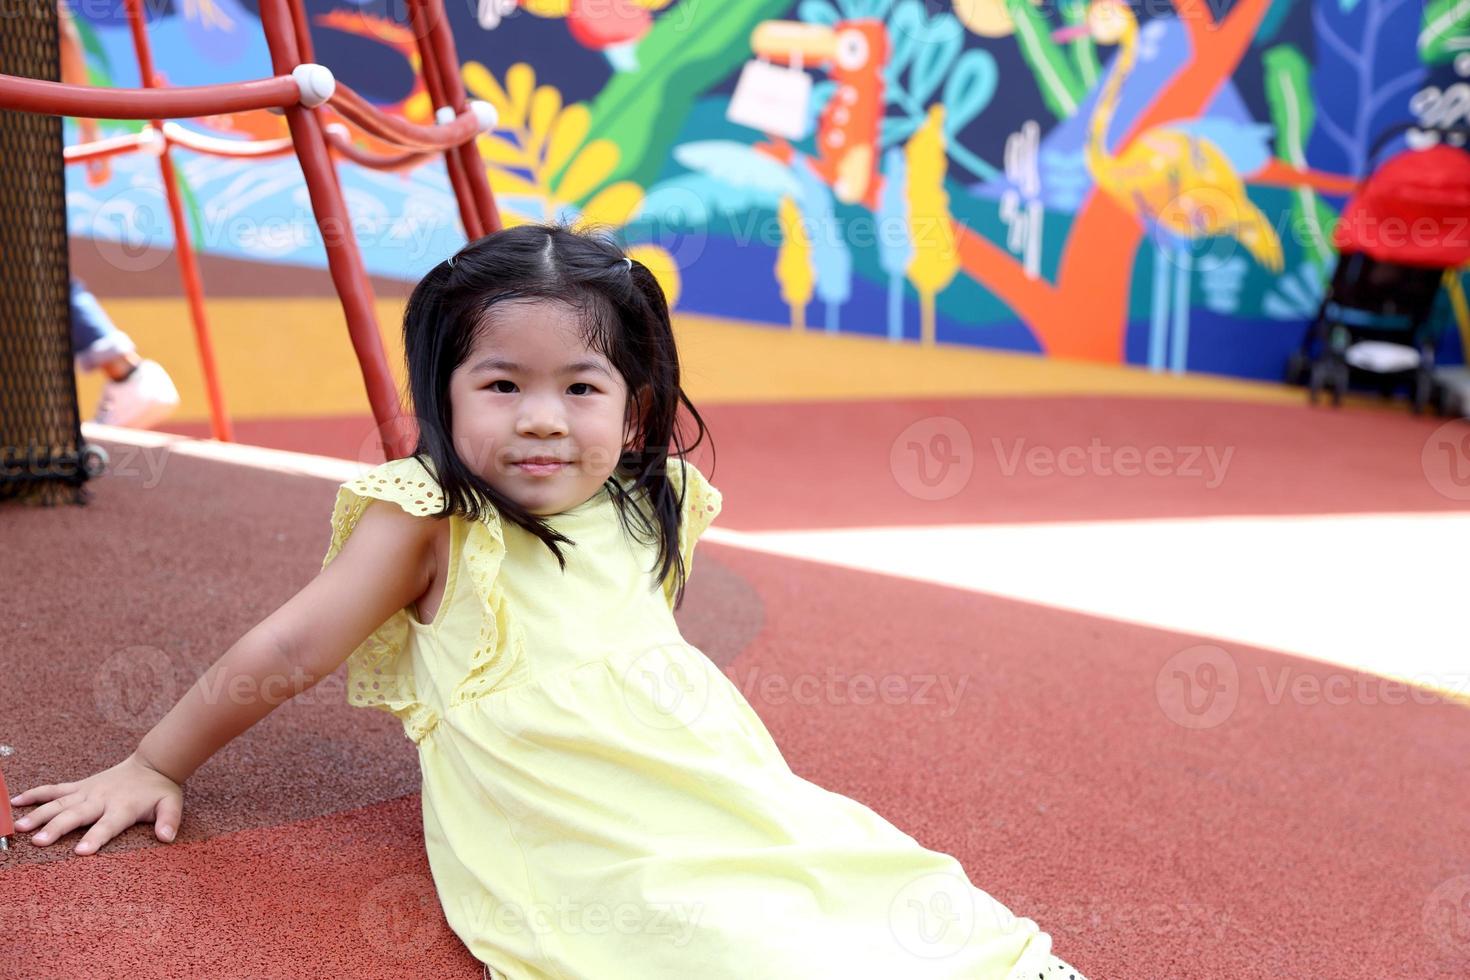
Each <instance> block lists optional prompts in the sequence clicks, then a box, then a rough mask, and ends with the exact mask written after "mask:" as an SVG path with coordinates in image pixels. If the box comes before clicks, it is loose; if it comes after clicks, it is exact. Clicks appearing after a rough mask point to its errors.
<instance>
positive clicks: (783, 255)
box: [776, 197, 816, 330]
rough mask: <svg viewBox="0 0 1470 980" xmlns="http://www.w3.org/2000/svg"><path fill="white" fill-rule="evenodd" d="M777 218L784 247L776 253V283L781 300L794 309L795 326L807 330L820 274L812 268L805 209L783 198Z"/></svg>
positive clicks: (792, 324)
mask: <svg viewBox="0 0 1470 980" xmlns="http://www.w3.org/2000/svg"><path fill="white" fill-rule="evenodd" d="M776 217H777V219H778V221H779V222H780V225H781V247H780V248H779V249H778V250H777V252H776V280H777V281H778V282H779V283H780V284H781V298H782V299H784V300H785V301H786V302H787V303H788V304H790V306H791V326H792V329H794V330H803V329H805V328H806V304H807V303H809V302H811V298H812V287H813V285H814V284H815V282H816V273H815V272H814V271H813V269H812V256H811V252H812V247H811V242H810V240H809V239H808V238H807V234H806V227H805V226H804V225H803V224H802V219H801V210H800V209H799V208H798V207H797V206H796V202H795V201H793V200H792V199H791V198H790V197H782V198H781V204H780V207H778V208H777V210H776Z"/></svg>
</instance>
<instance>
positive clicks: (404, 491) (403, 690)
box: [322, 457, 443, 743]
mask: <svg viewBox="0 0 1470 980" xmlns="http://www.w3.org/2000/svg"><path fill="white" fill-rule="evenodd" d="M373 500H387V501H391V502H393V503H395V504H397V505H398V506H399V507H401V508H403V510H405V511H407V512H408V513H410V514H415V515H420V516H422V515H428V514H434V513H438V511H439V510H440V509H441V507H442V504H443V500H442V498H441V497H440V491H439V484H438V482H437V481H436V480H435V479H434V477H433V475H432V474H431V473H430V472H429V471H428V470H427V469H426V468H425V467H424V465H423V464H422V463H420V462H419V461H418V460H416V459H413V458H412V457H409V458H405V459H395V460H390V461H388V462H386V463H383V464H382V465H380V466H377V467H375V468H373V469H372V470H369V471H368V472H367V473H365V474H364V475H362V476H360V477H358V478H357V479H355V480H349V481H347V482H346V483H343V484H342V485H341V486H340V487H339V488H338V490H337V500H336V503H335V504H334V506H333V508H332V541H331V545H330V546H329V547H328V549H327V554H326V556H325V557H324V558H323V559H322V568H326V567H327V566H328V565H329V564H331V562H332V560H333V559H334V558H336V557H337V555H338V554H339V553H340V552H341V551H342V547H343V545H345V544H346V543H347V538H348V537H349V536H350V535H351V534H352V531H353V529H354V528H356V527H357V522H358V521H359V520H361V519H362V515H363V512H364V511H366V510H367V506H368V504H369V503H370V502H371V501H373ZM409 630H410V623H409V619H408V612H407V610H404V609H400V610H398V611H397V612H395V613H394V614H393V615H392V616H389V617H388V619H387V621H386V622H384V623H383V625H382V626H379V627H378V628H377V629H376V630H374V631H373V632H372V634H371V635H370V636H369V637H368V638H367V639H366V640H364V641H363V642H362V643H361V644H360V645H359V646H358V647H357V649H356V650H354V651H353V652H352V653H351V654H350V655H349V656H348V657H347V703H348V704H351V705H353V706H355V707H360V708H380V709H382V710H384V711H388V712H390V713H391V714H393V715H395V716H397V718H398V719H399V720H400V721H402V722H403V728H404V733H405V734H406V735H407V736H408V737H409V738H410V739H411V740H412V741H413V742H415V743H418V742H420V741H422V740H423V739H424V737H425V736H427V735H428V734H429V732H431V731H433V729H434V726H435V725H436V724H438V722H439V716H438V713H437V712H436V711H434V709H433V708H432V707H430V706H429V705H427V704H425V703H424V702H423V701H422V700H421V699H420V698H419V695H418V692H417V691H416V689H415V686H414V680H413V662H412V654H411V651H410V648H409V647H410V645H409Z"/></svg>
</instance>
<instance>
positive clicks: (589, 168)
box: [547, 140, 622, 203]
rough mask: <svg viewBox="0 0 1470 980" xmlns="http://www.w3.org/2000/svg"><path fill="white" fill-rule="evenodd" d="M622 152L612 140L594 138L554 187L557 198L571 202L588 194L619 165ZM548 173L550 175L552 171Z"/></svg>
mask: <svg viewBox="0 0 1470 980" xmlns="http://www.w3.org/2000/svg"><path fill="white" fill-rule="evenodd" d="M621 153H622V151H621V150H619V149H618V145H617V144H616V143H614V142H613V141H612V140H593V141H592V142H591V143H588V144H587V145H586V146H585V147H583V148H582V152H581V153H580V154H578V156H577V159H575V160H573V161H572V165H571V166H570V167H568V168H567V172H566V173H565V174H564V175H563V176H562V179H561V183H560V184H558V185H557V186H556V187H555V188H553V190H554V191H555V192H556V196H557V198H558V199H560V200H563V201H567V202H569V203H570V202H576V201H579V200H581V199H582V198H583V197H585V196H587V194H588V193H589V192H590V191H591V190H592V188H594V187H596V186H597V185H598V184H600V183H602V182H603V181H604V180H606V179H607V175H608V174H610V173H612V171H613V168H614V167H616V166H617V165H618V158H619V156H620V155H621ZM547 173H548V176H549V174H550V171H549V170H548V171H547Z"/></svg>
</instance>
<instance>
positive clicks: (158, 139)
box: [138, 123, 168, 157]
mask: <svg viewBox="0 0 1470 980" xmlns="http://www.w3.org/2000/svg"><path fill="white" fill-rule="evenodd" d="M167 147H168V140H166V139H164V138H163V134H162V133H161V132H159V131H158V127H156V126H154V125H153V124H152V123H148V124H147V125H145V126H144V127H143V129H142V130H141V131H140V132H139V133H138V150H139V152H141V153H146V154H148V155H149V156H150V157H161V156H163V151H164V150H165V149H166V148H167Z"/></svg>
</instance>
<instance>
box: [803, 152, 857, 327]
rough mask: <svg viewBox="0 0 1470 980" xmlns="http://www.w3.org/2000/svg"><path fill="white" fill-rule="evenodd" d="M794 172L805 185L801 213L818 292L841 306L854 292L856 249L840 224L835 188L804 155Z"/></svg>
mask: <svg viewBox="0 0 1470 980" xmlns="http://www.w3.org/2000/svg"><path fill="white" fill-rule="evenodd" d="M791 172H792V174H793V175H794V176H795V177H796V182H797V184H798V185H799V186H800V187H801V213H802V217H803V218H804V219H805V222H806V230H807V237H808V238H809V239H810V241H811V248H812V265H813V266H814V267H815V268H816V271H817V295H818V296H820V297H821V298H822V300H823V301H824V302H827V303H832V304H838V305H840V304H842V303H845V302H847V299H848V297H849V296H851V295H852V252H851V251H849V250H848V247H847V242H846V241H845V240H844V236H843V234H842V229H841V227H839V226H838V223H837V215H836V213H835V211H834V208H833V204H832V188H830V187H828V186H827V184H826V182H825V181H823V180H822V178H821V177H819V176H817V174H816V172H815V171H813V170H812V168H811V164H810V163H808V162H807V158H806V157H805V156H802V155H800V154H798V155H797V157H796V159H795V160H793V161H792V162H791Z"/></svg>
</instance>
